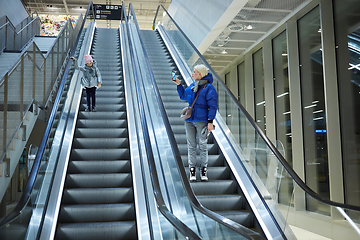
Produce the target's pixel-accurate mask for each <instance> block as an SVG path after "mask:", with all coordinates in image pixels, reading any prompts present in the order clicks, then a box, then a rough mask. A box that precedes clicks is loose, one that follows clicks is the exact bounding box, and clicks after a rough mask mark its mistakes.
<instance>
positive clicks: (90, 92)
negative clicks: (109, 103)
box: [85, 87, 96, 109]
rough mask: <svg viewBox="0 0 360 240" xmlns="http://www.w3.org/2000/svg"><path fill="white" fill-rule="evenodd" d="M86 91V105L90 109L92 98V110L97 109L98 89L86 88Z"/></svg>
mask: <svg viewBox="0 0 360 240" xmlns="http://www.w3.org/2000/svg"><path fill="white" fill-rule="evenodd" d="M85 91H86V104H87V107H88V108H89V109H90V98H91V106H92V108H94V107H95V93H96V87H92V88H85Z"/></svg>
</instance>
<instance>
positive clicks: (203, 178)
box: [201, 167, 209, 182]
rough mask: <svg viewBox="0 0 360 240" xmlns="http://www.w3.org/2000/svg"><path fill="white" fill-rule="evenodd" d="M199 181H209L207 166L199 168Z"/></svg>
mask: <svg viewBox="0 0 360 240" xmlns="http://www.w3.org/2000/svg"><path fill="white" fill-rule="evenodd" d="M201 181H205V182H207V181H209V179H208V177H207V168H206V167H203V168H202V169H201Z"/></svg>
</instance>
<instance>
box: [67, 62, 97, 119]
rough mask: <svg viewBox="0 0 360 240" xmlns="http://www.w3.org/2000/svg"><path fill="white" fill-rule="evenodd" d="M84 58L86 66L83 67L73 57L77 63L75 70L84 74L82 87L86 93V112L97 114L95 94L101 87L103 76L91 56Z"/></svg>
mask: <svg viewBox="0 0 360 240" xmlns="http://www.w3.org/2000/svg"><path fill="white" fill-rule="evenodd" d="M84 58H85V66H84V67H82V66H79V65H78V62H77V60H76V59H75V58H74V57H71V59H72V60H74V61H75V69H77V70H80V71H82V72H83V76H82V78H81V85H82V86H83V87H84V88H85V91H86V104H87V107H86V108H85V111H86V112H89V111H93V112H96V102H95V94H96V89H97V88H100V87H101V83H102V79H101V74H100V71H99V69H98V68H97V67H96V61H95V60H94V59H93V58H92V57H91V55H85V56H84ZM90 99H91V104H90ZM90 105H91V108H90Z"/></svg>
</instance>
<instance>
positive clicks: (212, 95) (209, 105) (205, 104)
mask: <svg viewBox="0 0 360 240" xmlns="http://www.w3.org/2000/svg"><path fill="white" fill-rule="evenodd" d="M202 80H207V81H208V84H206V87H205V88H204V89H202V87H203V86H204V85H200V86H199V87H198V92H199V91H200V89H202V90H201V92H200V95H199V97H198V99H197V100H196V102H195V104H194V107H193V111H192V115H191V117H190V118H189V119H187V120H186V121H189V122H208V119H214V118H215V115H216V111H217V109H218V94H217V92H216V90H215V87H214V86H213V85H212V82H213V81H214V79H213V76H212V74H211V73H208V75H206V76H205V77H203V78H202ZM194 84H195V83H194V82H193V83H192V84H190V86H189V87H187V88H186V89H184V87H183V85H182V84H180V85H179V86H177V91H178V94H179V97H180V99H181V100H185V101H187V102H188V103H189V106H191V104H192V103H193V101H194V99H195V96H196V95H195V93H194V92H193V90H191V88H192V87H193V86H194Z"/></svg>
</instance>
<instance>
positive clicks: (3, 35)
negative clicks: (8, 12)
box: [0, 14, 41, 52]
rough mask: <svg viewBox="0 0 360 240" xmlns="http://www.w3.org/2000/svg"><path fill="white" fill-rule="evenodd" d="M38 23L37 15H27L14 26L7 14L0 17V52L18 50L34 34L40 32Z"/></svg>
mask: <svg viewBox="0 0 360 240" xmlns="http://www.w3.org/2000/svg"><path fill="white" fill-rule="evenodd" d="M36 15H37V14H36ZM40 25H41V21H40V18H39V16H36V17H35V18H31V17H27V18H26V19H25V20H23V21H22V22H21V23H19V24H18V25H17V26H16V27H15V26H14V25H13V24H12V23H11V21H10V20H9V18H8V17H7V16H4V17H2V18H0V52H2V51H4V50H7V51H20V50H21V49H22V48H24V47H25V46H26V43H28V42H29V41H30V40H31V39H32V38H33V37H34V36H35V35H39V34H40Z"/></svg>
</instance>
